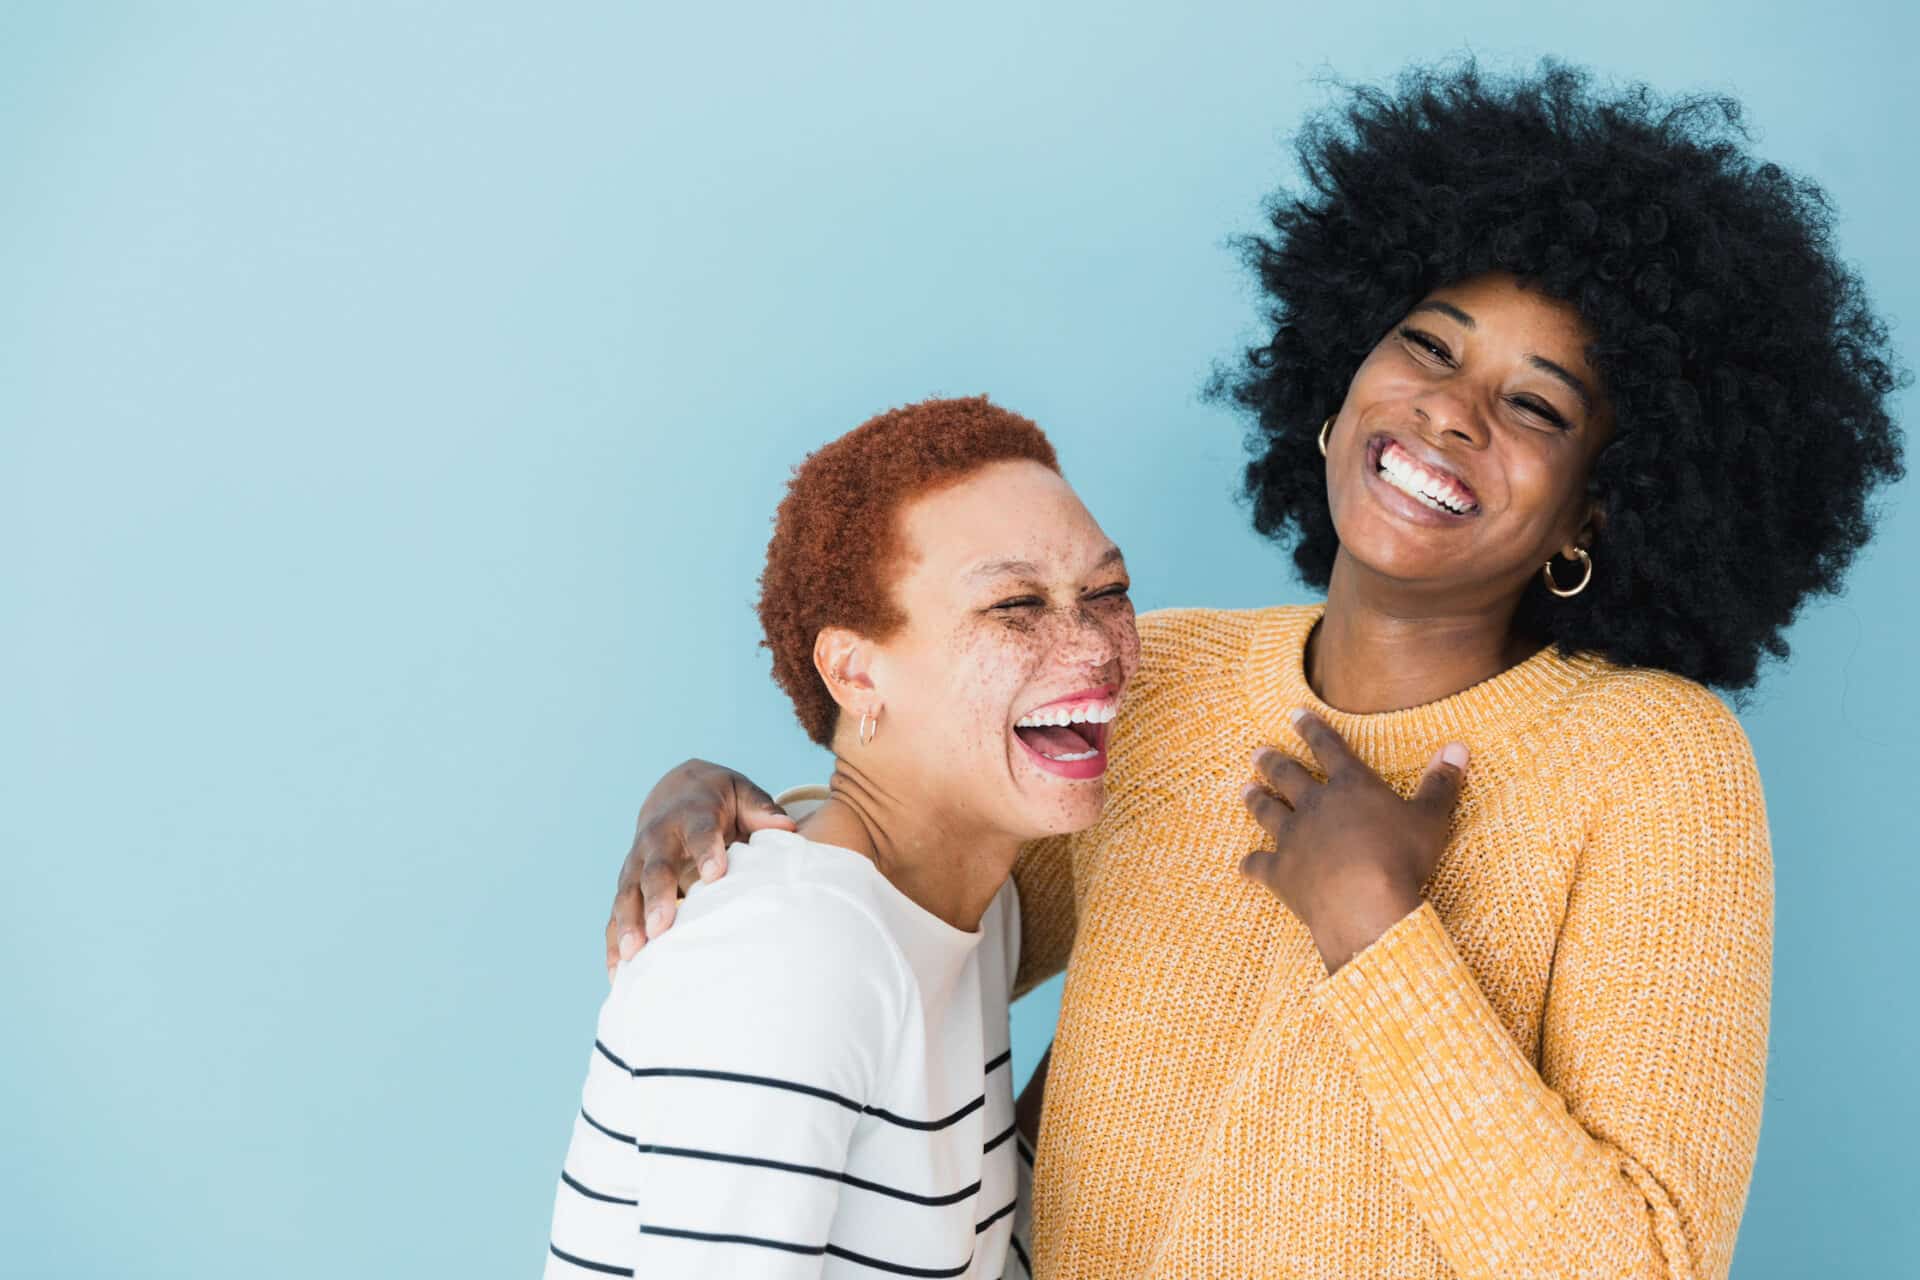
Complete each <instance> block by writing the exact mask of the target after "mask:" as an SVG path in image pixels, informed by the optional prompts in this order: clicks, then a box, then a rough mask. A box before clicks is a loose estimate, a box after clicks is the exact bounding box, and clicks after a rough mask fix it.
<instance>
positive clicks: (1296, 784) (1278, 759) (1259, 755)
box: [1253, 747, 1320, 809]
mask: <svg viewBox="0 0 1920 1280" xmlns="http://www.w3.org/2000/svg"><path fill="white" fill-rule="evenodd" d="M1253 768H1254V771H1255V772H1256V773H1258V774H1259V775H1260V779H1261V781H1263V782H1264V783H1265V784H1266V787H1267V790H1269V791H1271V792H1273V793H1274V794H1275V795H1277V796H1279V797H1280V798H1281V799H1282V800H1284V801H1285V802H1286V803H1287V804H1288V805H1289V806H1291V807H1292V808H1295V809H1298V808H1299V807H1300V801H1301V800H1303V799H1304V798H1305V797H1306V794H1307V791H1308V789H1309V788H1312V787H1317V786H1319V785H1320V783H1319V782H1318V781H1316V780H1315V779H1314V776H1313V775H1312V774H1310V773H1308V772H1307V766H1305V765H1303V764H1301V763H1300V762H1299V761H1298V760H1295V759H1294V758H1293V757H1292V756H1289V755H1288V754H1286V752H1284V751H1275V750H1274V749H1273V748H1272V747H1261V748H1260V749H1259V750H1258V751H1256V752H1254V753H1253Z"/></svg>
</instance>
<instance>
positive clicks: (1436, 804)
mask: <svg viewBox="0 0 1920 1280" xmlns="http://www.w3.org/2000/svg"><path fill="white" fill-rule="evenodd" d="M1466 777H1467V748H1466V746H1465V745H1464V744H1463V743H1458V742H1449V743H1448V744H1447V745H1446V746H1444V747H1442V748H1440V750H1439V753H1438V754H1436V755H1435V756H1434V757H1433V759H1432V760H1431V761H1429V762H1428V763H1427V771H1426V772H1425V773H1423V774H1421V775H1420V785H1419V786H1417V787H1415V788H1414V792H1413V803H1414V804H1415V805H1416V806H1418V807H1419V808H1421V809H1423V810H1425V811H1426V812H1427V813H1428V814H1430V815H1431V816H1433V817H1434V818H1437V819H1439V820H1441V821H1443V822H1444V821H1445V820H1446V819H1447V818H1449V817H1451V816H1452V814H1453V806H1454V805H1455V804H1457V803H1458V802H1459V800H1460V784H1461V783H1463V782H1465V781H1466Z"/></svg>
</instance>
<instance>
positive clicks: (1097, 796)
mask: <svg viewBox="0 0 1920 1280" xmlns="http://www.w3.org/2000/svg"><path fill="white" fill-rule="evenodd" d="M1056 785H1057V784H1056ZM1021 807H1022V809H1024V810H1025V812H1024V813H1023V814H1022V815H1021V816H1022V817H1023V818H1024V819H1026V825H1027V828H1028V830H1027V833H1026V834H1025V835H1024V836H1023V837H1022V838H1023V839H1028V840H1038V839H1041V838H1042V837H1045V836H1064V835H1071V834H1072V833H1073V832H1075V831H1085V830H1086V829H1087V828H1088V827H1090V826H1092V825H1093V824H1094V823H1096V822H1098V821H1100V815H1101V813H1103V812H1104V811H1105V810H1106V807H1107V788H1106V784H1105V783H1104V782H1102V781H1101V780H1100V779H1098V778H1094V779H1091V780H1089V781H1086V782H1081V783H1075V784H1071V785H1068V786H1058V787H1057V794H1055V795H1053V796H1049V797H1046V798H1045V799H1042V798H1041V797H1037V796H1029V797H1027V798H1026V802H1025V803H1024V804H1023V805H1022V806H1021Z"/></svg>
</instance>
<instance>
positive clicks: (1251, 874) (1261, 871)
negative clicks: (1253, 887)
mask: <svg viewBox="0 0 1920 1280" xmlns="http://www.w3.org/2000/svg"><path fill="white" fill-rule="evenodd" d="M1279 870H1280V855H1279V854H1277V853H1275V852H1273V851H1272V850H1271V849H1255V850H1254V851H1253V852H1252V853H1250V854H1248V855H1247V856H1246V857H1244V858H1242V859H1240V874H1241V875H1243V876H1245V877H1246V878H1247V879H1249V880H1251V881H1253V882H1254V883H1255V884H1257V885H1260V886H1261V887H1263V888H1265V889H1267V890H1269V891H1272V892H1278V891H1277V890H1275V889H1274V886H1275V885H1276V884H1277V883H1278V882H1279V881H1278V873H1279Z"/></svg>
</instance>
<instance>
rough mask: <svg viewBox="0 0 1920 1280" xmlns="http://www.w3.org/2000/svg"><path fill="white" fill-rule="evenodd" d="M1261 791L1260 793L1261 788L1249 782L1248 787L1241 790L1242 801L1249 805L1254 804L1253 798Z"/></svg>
mask: <svg viewBox="0 0 1920 1280" xmlns="http://www.w3.org/2000/svg"><path fill="white" fill-rule="evenodd" d="M1259 791H1260V788H1259V787H1256V786H1254V785H1253V784H1252V783H1251V782H1249V783H1248V784H1247V785H1246V786H1244V787H1242V788H1240V799H1241V800H1243V801H1245V802H1247V803H1252V801H1253V797H1254V796H1255V795H1257V794H1259Z"/></svg>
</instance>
